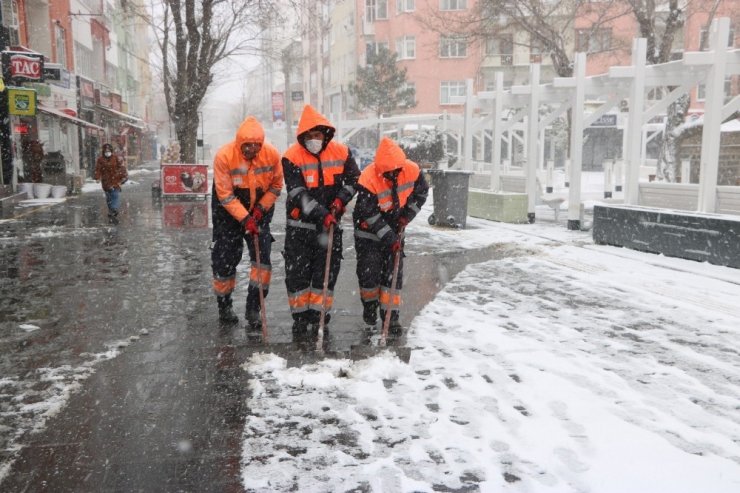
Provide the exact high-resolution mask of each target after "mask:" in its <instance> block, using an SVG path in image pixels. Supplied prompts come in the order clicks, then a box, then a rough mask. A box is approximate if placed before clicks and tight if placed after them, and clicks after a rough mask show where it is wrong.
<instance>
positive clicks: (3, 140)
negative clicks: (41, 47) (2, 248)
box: [0, 9, 13, 185]
mask: <svg viewBox="0 0 740 493" xmlns="http://www.w3.org/2000/svg"><path fill="white" fill-rule="evenodd" d="M7 49H8V31H7V29H6V28H5V24H4V21H3V12H2V9H0V52H3V51H5V50H7ZM4 69H5V67H3V74H2V76H3V80H4V82H5V83H10V80H7V79H5V73H6V71H5V70H4ZM0 161H2V166H0V185H5V184H8V183H11V180H12V177H13V154H12V152H11V146H10V114H9V110H8V88H7V87H6V88H4V89H3V90H2V91H0Z"/></svg>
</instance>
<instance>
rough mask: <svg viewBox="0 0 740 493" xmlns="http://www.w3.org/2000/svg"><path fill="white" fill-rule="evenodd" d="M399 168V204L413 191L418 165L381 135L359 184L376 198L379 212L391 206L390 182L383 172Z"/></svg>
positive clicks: (418, 171) (417, 175)
mask: <svg viewBox="0 0 740 493" xmlns="http://www.w3.org/2000/svg"><path fill="white" fill-rule="evenodd" d="M399 168H400V170H401V171H400V173H399V175H398V179H397V183H398V186H397V191H398V201H399V202H400V206H401V207H403V206H405V205H406V202H407V201H408V199H409V196H410V195H411V192H413V191H414V182H415V181H416V179H417V178H418V177H419V173H420V170H419V166H418V165H417V164H416V163H415V162H413V161H410V160H408V159H406V154H404V152H403V149H401V147H400V146H399V145H398V144H396V143H395V142H393V141H392V140H391V139H389V138H387V137H383V139H382V140H381V141H380V144H379V145H378V149H377V151H375V161H373V162H372V163H370V165H369V166H368V167H367V168H365V169H364V170H363V172H362V174H361V175H360V180H359V182H358V183H359V184H360V185H362V186H363V187H365V188H366V189H367V190H368V191H369V192H371V193H373V194H375V195H376V196H377V198H378V207H380V211H381V212H388V211H390V210H391V208H392V207H393V199H392V197H391V182H390V181H389V180H387V179H386V178H384V177H383V173H387V172H389V171H393V170H395V169H399Z"/></svg>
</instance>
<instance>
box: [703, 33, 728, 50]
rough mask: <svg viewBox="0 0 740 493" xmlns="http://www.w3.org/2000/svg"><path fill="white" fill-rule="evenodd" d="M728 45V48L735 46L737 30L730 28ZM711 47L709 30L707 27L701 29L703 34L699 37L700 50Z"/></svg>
mask: <svg viewBox="0 0 740 493" xmlns="http://www.w3.org/2000/svg"><path fill="white" fill-rule="evenodd" d="M727 38H728V39H727V47H728V48H734V47H735V30H734V29H732V28H731V29H730V33H729V36H728V37H727ZM708 49H709V31H707V30H706V29H702V30H701V35H700V39H699V51H706V50H708Z"/></svg>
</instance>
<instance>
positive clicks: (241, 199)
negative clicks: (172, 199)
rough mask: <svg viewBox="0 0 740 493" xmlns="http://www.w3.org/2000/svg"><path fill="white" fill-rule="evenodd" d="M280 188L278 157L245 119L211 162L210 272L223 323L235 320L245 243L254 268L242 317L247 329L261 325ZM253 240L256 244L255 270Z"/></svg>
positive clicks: (254, 123) (256, 126)
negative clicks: (238, 274) (238, 269)
mask: <svg viewBox="0 0 740 493" xmlns="http://www.w3.org/2000/svg"><path fill="white" fill-rule="evenodd" d="M282 188H283V168H282V166H281V165H280V153H279V152H278V150H277V149H276V148H275V147H274V146H272V145H271V144H269V143H267V142H265V131H264V129H263V128H262V125H260V123H259V122H258V121H257V120H256V119H255V118H254V117H252V116H249V117H247V118H246V119H245V120H244V122H242V124H241V126H240V127H239V129H238V130H237V132H236V138H235V139H234V140H233V141H231V142H229V143H228V144H226V145H224V146H223V147H221V149H219V150H218V153H217V154H216V157H215V158H214V160H213V196H212V200H211V205H212V216H213V244H212V247H211V267H212V269H213V289H214V291H215V293H216V299H217V301H218V317H219V321H220V322H222V323H225V324H234V323H237V322H238V321H239V319H238V317H237V316H236V314H235V313H234V310H233V309H232V300H231V293H232V292H233V291H234V287H235V286H236V266H237V265H238V264H239V262H240V261H241V258H242V253H243V250H244V241H245V240H246V242H247V248H248V249H249V258H250V260H251V263H252V266H251V270H250V273H249V286H248V288H247V306H246V313H245V316H246V320H247V323H248V324H249V326H250V327H251V328H256V327H259V326H260V323H261V322H260V301H259V285H260V283H261V284H262V288H263V294H264V296H265V297H266V296H267V293H268V291H269V286H270V279H271V277H272V272H271V266H272V263H271V261H270V253H271V250H272V242H273V241H275V240H274V238H273V237H272V234H271V233H270V222H271V221H272V216H273V213H274V211H275V207H274V205H275V201H276V200H277V198H278V196H279V195H280V192H281V190H282ZM255 237H257V238H258V241H259V250H260V259H259V260H260V269H259V270H258V269H257V257H256V255H255V248H254V247H255V245H254V239H255Z"/></svg>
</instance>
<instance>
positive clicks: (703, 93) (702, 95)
mask: <svg viewBox="0 0 740 493" xmlns="http://www.w3.org/2000/svg"><path fill="white" fill-rule="evenodd" d="M705 99H707V86H706V84H699V85H698V86H696V100H697V101H704V100H705ZM731 99H732V76H727V77H725V98H724V101H725V103H727V102H729V101H730V100H731Z"/></svg>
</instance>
